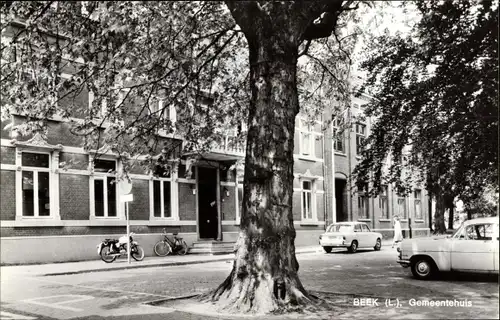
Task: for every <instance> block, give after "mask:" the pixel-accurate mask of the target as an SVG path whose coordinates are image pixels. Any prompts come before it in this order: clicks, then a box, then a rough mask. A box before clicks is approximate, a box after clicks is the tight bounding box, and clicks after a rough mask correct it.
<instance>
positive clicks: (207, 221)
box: [198, 167, 219, 239]
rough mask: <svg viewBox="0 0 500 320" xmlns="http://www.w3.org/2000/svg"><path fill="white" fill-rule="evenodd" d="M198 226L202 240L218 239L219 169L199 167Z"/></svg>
mask: <svg viewBox="0 0 500 320" xmlns="http://www.w3.org/2000/svg"><path fill="white" fill-rule="evenodd" d="M198 225H199V232H200V238H201V239H217V234H218V231H219V221H218V213H217V169H215V168H203V167H198Z"/></svg>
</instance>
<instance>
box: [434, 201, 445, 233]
mask: <svg viewBox="0 0 500 320" xmlns="http://www.w3.org/2000/svg"><path fill="white" fill-rule="evenodd" d="M445 210H446V203H445V197H444V196H443V195H442V194H441V193H440V192H437V194H436V212H435V213H434V233H435V234H445V233H446V225H445V223H444V220H445V219H444V212H445Z"/></svg>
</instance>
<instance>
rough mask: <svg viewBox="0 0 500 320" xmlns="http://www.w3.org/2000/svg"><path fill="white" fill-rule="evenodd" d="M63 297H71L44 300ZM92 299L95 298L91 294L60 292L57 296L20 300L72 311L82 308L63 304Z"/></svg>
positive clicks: (79, 310) (80, 310) (78, 310)
mask: <svg viewBox="0 0 500 320" xmlns="http://www.w3.org/2000/svg"><path fill="white" fill-rule="evenodd" d="M63 297H70V298H72V299H69V300H63V301H60V299H58V300H57V301H58V302H50V301H46V300H50V299H54V298H63ZM92 299H95V298H94V297H92V296H85V295H77V294H62V295H57V296H48V297H42V298H35V299H27V300H22V302H26V303H32V304H37V305H40V306H44V307H49V308H55V309H62V310H69V311H74V312H82V311H83V309H79V308H73V307H68V306H65V304H68V303H74V302H80V301H87V300H92Z"/></svg>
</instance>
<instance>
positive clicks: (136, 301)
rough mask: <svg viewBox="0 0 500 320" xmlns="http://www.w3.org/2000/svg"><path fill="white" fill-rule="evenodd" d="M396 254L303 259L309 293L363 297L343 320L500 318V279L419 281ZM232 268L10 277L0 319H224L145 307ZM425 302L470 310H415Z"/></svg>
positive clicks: (4, 281)
mask: <svg viewBox="0 0 500 320" xmlns="http://www.w3.org/2000/svg"><path fill="white" fill-rule="evenodd" d="M396 255H397V254H396V251H395V250H394V249H391V248H387V247H384V248H382V251H379V252H375V251H372V250H367V251H359V252H357V253H355V254H348V253H346V252H345V251H338V252H333V253H330V254H325V253H312V254H301V255H298V256H297V257H298V260H299V263H300V271H299V272H300V278H301V280H302V282H303V284H304V286H305V287H306V288H307V289H309V290H314V291H324V292H333V293H339V294H354V295H356V297H348V298H346V299H347V302H348V304H349V305H350V307H349V308H348V310H344V312H343V313H342V314H337V315H335V318H360V319H374V318H384V319H387V318H394V319H416V318H418V319H433V318H445V319H456V318H462V319H472V318H474V319H480V318H484V319H487V318H498V299H499V291H498V277H496V276H464V275H444V276H443V277H440V279H439V280H432V281H419V280H415V279H413V278H412V276H411V273H410V271H409V269H404V268H402V267H401V266H399V265H398V264H397V263H396V262H395V260H396ZM231 266H232V264H231V263H227V262H215V263H206V264H196V265H184V266H172V267H161V268H144V269H130V270H118V271H107V272H95V273H86V274H74V275H62V276H46V277H33V276H28V275H23V274H15V273H13V274H8V275H4V274H2V276H1V308H0V310H1V314H0V319H2V320H3V319H193V320H194V319H200V320H201V319H204V320H208V319H216V318H218V317H209V316H207V315H206V314H196V312H197V310H191V311H192V312H193V313H184V312H180V311H177V310H175V309H171V308H166V307H158V306H151V305H147V304H145V303H147V302H151V301H156V300H162V299H167V298H173V297H181V296H186V295H191V294H196V293H200V292H204V291H206V290H208V289H212V288H214V287H216V286H217V285H218V284H220V283H221V282H222V281H223V280H224V278H225V277H226V276H227V275H228V274H229V271H230V269H231ZM355 298H356V299H355ZM374 299H378V300H376V301H375V300H374ZM388 299H390V300H388ZM422 301H438V303H440V302H439V301H452V302H453V301H457V302H458V303H460V302H462V303H463V304H470V305H469V306H463V307H462V306H451V307H450V306H448V307H446V306H439V307H429V306H418V305H414V304H417V303H422ZM389 302H390V304H391V305H388V304H387V303H389ZM362 304H370V305H362ZM377 304H378V305H377ZM332 317H333V315H332Z"/></svg>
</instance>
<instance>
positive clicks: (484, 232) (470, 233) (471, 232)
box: [465, 223, 494, 240]
mask: <svg viewBox="0 0 500 320" xmlns="http://www.w3.org/2000/svg"><path fill="white" fill-rule="evenodd" d="M465 230H466V235H467V239H469V240H492V239H493V238H494V229H493V225H492V224H487V223H481V224H473V225H470V226H467V228H466V229H465Z"/></svg>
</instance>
